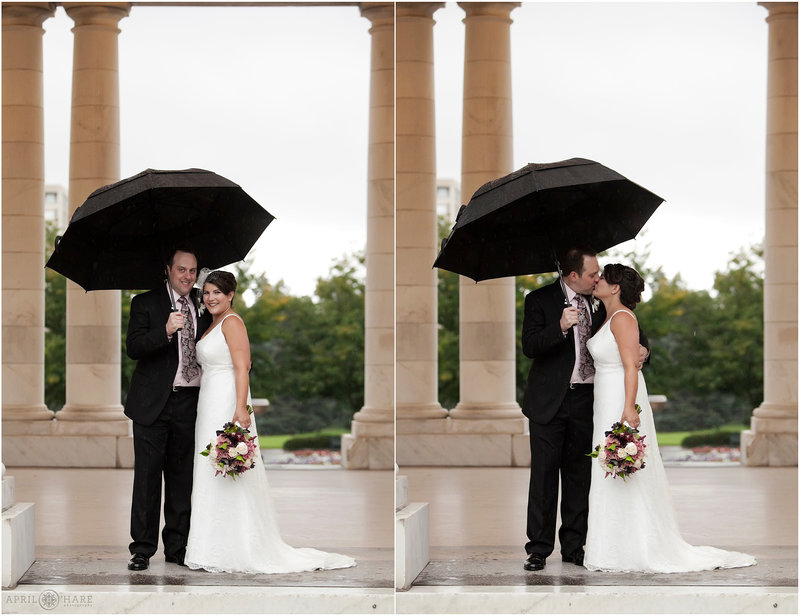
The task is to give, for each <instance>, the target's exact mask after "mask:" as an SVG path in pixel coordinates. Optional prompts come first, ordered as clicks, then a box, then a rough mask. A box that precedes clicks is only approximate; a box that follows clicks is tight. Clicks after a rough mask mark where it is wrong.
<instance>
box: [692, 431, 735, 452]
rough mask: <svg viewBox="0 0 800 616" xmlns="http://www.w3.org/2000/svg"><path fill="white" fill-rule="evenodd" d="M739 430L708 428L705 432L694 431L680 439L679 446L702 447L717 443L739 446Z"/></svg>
mask: <svg viewBox="0 0 800 616" xmlns="http://www.w3.org/2000/svg"><path fill="white" fill-rule="evenodd" d="M739 433H740V431H739V430H709V431H707V432H694V433H693V434H690V435H688V436H687V437H686V438H684V439H683V440H682V441H681V447H685V448H687V449H690V448H692V447H703V446H705V445H718V446H722V447H738V446H739Z"/></svg>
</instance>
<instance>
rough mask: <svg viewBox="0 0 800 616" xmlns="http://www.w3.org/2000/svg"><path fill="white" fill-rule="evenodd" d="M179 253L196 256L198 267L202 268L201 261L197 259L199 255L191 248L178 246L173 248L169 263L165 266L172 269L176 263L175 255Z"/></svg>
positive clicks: (168, 257) (168, 259)
mask: <svg viewBox="0 0 800 616" xmlns="http://www.w3.org/2000/svg"><path fill="white" fill-rule="evenodd" d="M179 252H188V253H189V254H190V255H192V256H194V258H195V260H196V261H197V262H198V265H197V267H198V268H199V267H200V259H198V258H197V253H196V252H195V250H194V248H192V247H191V246H176V247H175V248H173V249H172V250H171V251H170V253H169V255H168V256H167V262H166V263H165V264H164V265H167V266H169V267H172V264H173V263H175V254H176V253H179Z"/></svg>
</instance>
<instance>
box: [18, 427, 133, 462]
mask: <svg viewBox="0 0 800 616" xmlns="http://www.w3.org/2000/svg"><path fill="white" fill-rule="evenodd" d="M3 462H4V463H5V465H6V466H34V467H44V466H56V467H71V468H133V437H132V436H131V422H130V420H129V419H127V418H125V417H123V419H121V420H120V419H118V420H117V421H98V422H85V421H59V420H58V419H54V420H52V421H24V422H23V421H9V420H6V419H5V418H4V419H3Z"/></svg>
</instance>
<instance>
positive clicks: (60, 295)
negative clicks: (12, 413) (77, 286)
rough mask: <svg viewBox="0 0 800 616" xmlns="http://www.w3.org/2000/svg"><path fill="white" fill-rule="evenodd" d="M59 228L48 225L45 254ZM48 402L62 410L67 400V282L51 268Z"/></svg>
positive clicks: (46, 276) (47, 320) (47, 284)
mask: <svg viewBox="0 0 800 616" xmlns="http://www.w3.org/2000/svg"><path fill="white" fill-rule="evenodd" d="M56 233H57V231H56V228H55V226H54V225H53V223H51V222H48V223H47V227H46V229H45V238H46V239H45V252H46V253H47V254H49V253H50V251H51V249H52V247H53V246H55V242H56ZM44 293H45V295H44V297H45V302H44V327H45V329H44V402H45V404H46V405H47V408H49V409H50V410H53V411H58V410H60V409H61V407H62V406H64V400H65V398H66V382H67V381H66V348H67V336H66V313H67V279H66V278H64V277H63V276H62V275H61V274H59V273H57V272H54V271H53V270H51V269H50V268H49V267H48V268H45V270H44Z"/></svg>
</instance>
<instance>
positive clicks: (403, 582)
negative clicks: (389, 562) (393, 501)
mask: <svg viewBox="0 0 800 616" xmlns="http://www.w3.org/2000/svg"><path fill="white" fill-rule="evenodd" d="M394 558H395V561H394V563H395V564H394V566H395V570H394V583H395V587H396V588H398V589H401V590H404V589H407V588H409V587H410V586H411V583H412V582H413V581H414V580H415V579H416V577H417V576H418V575H419V574H420V572H421V571H422V570H423V569H424V568H425V566H426V565H427V564H428V562H429V561H430V511H429V507H428V503H410V504H409V505H407V506H406V507H404V508H403V509H401V510H400V511H398V512H397V513H396V514H395V556H394Z"/></svg>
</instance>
